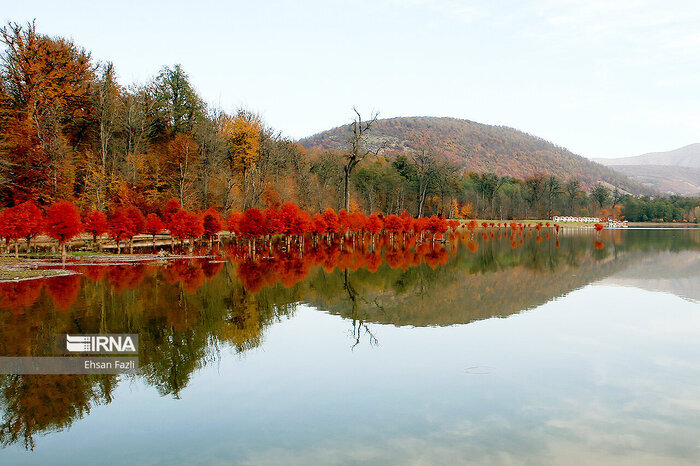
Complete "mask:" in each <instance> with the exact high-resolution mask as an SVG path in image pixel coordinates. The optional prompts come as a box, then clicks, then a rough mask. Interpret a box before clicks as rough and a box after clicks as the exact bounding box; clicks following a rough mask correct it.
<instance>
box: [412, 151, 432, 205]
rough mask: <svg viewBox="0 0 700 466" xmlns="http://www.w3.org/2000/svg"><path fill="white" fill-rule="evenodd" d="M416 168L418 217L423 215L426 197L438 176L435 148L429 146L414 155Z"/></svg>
mask: <svg viewBox="0 0 700 466" xmlns="http://www.w3.org/2000/svg"><path fill="white" fill-rule="evenodd" d="M413 163H414V164H415V169H416V175H415V176H416V187H417V188H418V217H422V216H423V208H424V207H425V198H426V197H427V195H428V191H429V190H430V189H431V187H432V186H433V185H434V184H435V181H436V178H437V168H438V167H437V161H436V159H435V154H434V153H433V150H432V149H431V148H429V147H427V148H426V147H424V148H422V149H420V150H419V151H418V152H416V153H415V154H414V155H413Z"/></svg>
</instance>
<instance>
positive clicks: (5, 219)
mask: <svg viewBox="0 0 700 466" xmlns="http://www.w3.org/2000/svg"><path fill="white" fill-rule="evenodd" d="M15 217H16V216H15V211H14V210H12V209H5V210H3V211H2V212H0V236H2V237H3V238H4V239H5V246H7V247H8V248H9V246H10V243H12V242H14V243H15V257H18V246H17V239H19V238H21V236H20V235H19V232H18V231H17V220H16V218H15Z"/></svg>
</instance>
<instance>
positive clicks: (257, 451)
mask: <svg viewBox="0 0 700 466" xmlns="http://www.w3.org/2000/svg"><path fill="white" fill-rule="evenodd" d="M370 328H371V330H372V332H373V333H374V335H375V336H376V337H377V339H378V341H379V345H378V346H370V345H369V343H368V340H366V339H365V340H363V341H362V343H361V344H360V345H359V346H357V347H356V348H355V349H354V350H351V349H350V348H351V346H352V344H353V338H352V324H351V322H350V321H349V320H345V319H342V318H340V317H337V316H332V315H329V314H327V313H323V312H319V311H316V310H314V309H311V308H308V307H301V308H300V309H299V310H298V312H297V314H296V315H295V316H294V317H293V318H291V319H289V320H284V321H282V322H281V323H278V324H275V325H273V326H271V327H270V328H269V329H268V331H267V335H266V338H265V344H264V345H263V346H262V347H261V348H256V349H253V350H251V351H248V352H246V353H244V354H243V355H242V356H238V355H234V354H231V353H230V352H228V351H225V354H224V355H223V358H222V359H221V361H220V363H219V364H213V365H210V366H208V367H206V368H204V369H203V370H201V371H200V372H199V373H198V374H197V375H196V376H195V377H193V378H192V380H191V382H190V384H189V385H188V386H187V388H185V389H184V390H183V391H182V392H181V399H180V400H174V399H172V398H169V397H162V398H161V397H159V396H158V395H157V393H156V391H155V389H154V388H152V387H146V386H145V385H143V383H142V382H140V381H137V382H134V383H132V384H129V383H123V384H121V385H120V386H119V387H118V388H117V390H116V392H115V400H114V402H113V403H111V404H109V405H107V406H101V407H96V408H94V409H93V411H92V412H91V414H90V415H89V416H86V417H85V418H84V419H82V420H80V421H78V422H76V423H74V424H73V426H72V427H71V429H70V430H69V431H67V432H59V433H53V434H50V435H48V436H46V437H44V438H41V439H39V441H38V442H37V448H36V450H35V451H34V452H33V453H30V452H25V451H23V450H22V449H21V447H19V446H12V447H9V448H8V449H6V450H3V451H0V461H2V462H3V463H5V464H11V463H17V462H21V461H29V460H30V461H32V462H36V463H48V462H51V463H55V462H61V463H70V462H73V461H74V460H75V459H76V458H80V461H81V462H82V461H85V462H89V461H90V460H91V459H92V460H94V461H95V462H97V463H120V462H121V463H124V464H131V463H134V462H139V463H141V462H149V463H150V462H155V463H159V462H162V463H165V464H169V463H193V462H194V463H210V462H219V461H220V462H222V463H227V462H231V461H235V462H239V463H251V464H282V463H284V464H289V463H291V464H312V463H315V464H334V463H353V462H376V463H386V462H391V463H403V464H406V463H414V464H432V463H443V464H446V463H474V464H488V463H509V462H513V463H527V464H542V463H558V464H579V463H580V464H591V463H597V462H605V463H610V462H614V463H626V464H640V463H648V464H655V463H656V464H658V463H661V462H663V463H682V464H688V463H697V462H698V461H700V362H699V361H700V306H699V305H698V304H697V303H693V302H690V301H687V300H683V299H681V298H678V297H676V296H673V295H671V294H666V293H660V292H650V291H643V290H640V289H637V288H630V287H617V286H602V285H592V286H587V287H585V288H583V289H581V290H578V291H574V292H572V293H570V294H569V295H568V296H566V297H563V298H559V299H557V300H554V301H551V302H549V303H547V304H545V305H543V306H540V307H538V308H537V309H534V310H532V311H528V312H525V313H522V314H518V315H514V316H511V317H508V318H506V319H489V320H485V321H479V322H474V323H471V324H469V325H455V326H451V327H443V328H436V327H427V328H412V327H408V326H405V327H394V326H390V325H379V324H370Z"/></svg>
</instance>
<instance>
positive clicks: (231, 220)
mask: <svg viewBox="0 0 700 466" xmlns="http://www.w3.org/2000/svg"><path fill="white" fill-rule="evenodd" d="M242 217H243V214H241V213H240V212H232V213H231V214H230V215H229V216H228V218H227V219H226V228H227V229H228V231H229V232H230V233H232V234H234V235H240V234H241V230H240V228H239V225H240V222H241V218H242Z"/></svg>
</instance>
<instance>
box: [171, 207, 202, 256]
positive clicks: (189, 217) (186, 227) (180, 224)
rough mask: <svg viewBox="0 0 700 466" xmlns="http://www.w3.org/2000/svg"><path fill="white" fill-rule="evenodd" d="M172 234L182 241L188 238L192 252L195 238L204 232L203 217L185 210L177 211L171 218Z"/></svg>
mask: <svg viewBox="0 0 700 466" xmlns="http://www.w3.org/2000/svg"><path fill="white" fill-rule="evenodd" d="M170 234H171V235H172V236H173V238H176V239H177V240H179V241H180V242H181V243H184V241H185V240H188V242H189V251H190V253H192V250H193V249H194V242H195V240H196V239H197V238H199V237H200V236H202V235H203V234H204V225H203V222H202V217H201V216H200V215H197V214H196V213H194V212H187V211H185V210H181V211H179V212H177V213H176V214H175V215H173V216H172V218H171V220H170Z"/></svg>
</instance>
